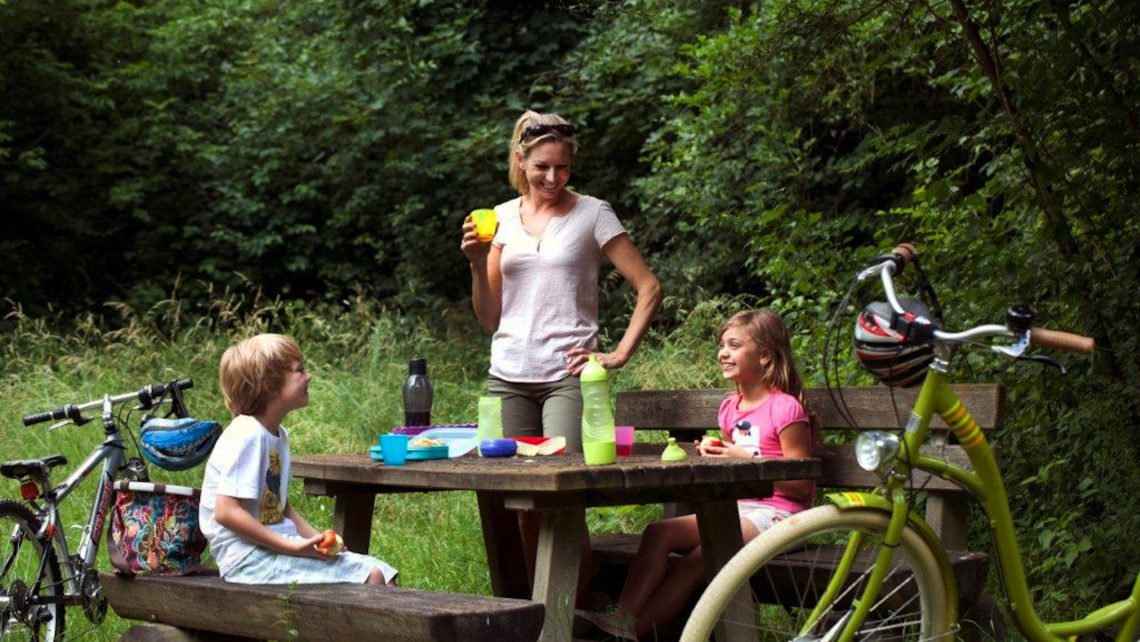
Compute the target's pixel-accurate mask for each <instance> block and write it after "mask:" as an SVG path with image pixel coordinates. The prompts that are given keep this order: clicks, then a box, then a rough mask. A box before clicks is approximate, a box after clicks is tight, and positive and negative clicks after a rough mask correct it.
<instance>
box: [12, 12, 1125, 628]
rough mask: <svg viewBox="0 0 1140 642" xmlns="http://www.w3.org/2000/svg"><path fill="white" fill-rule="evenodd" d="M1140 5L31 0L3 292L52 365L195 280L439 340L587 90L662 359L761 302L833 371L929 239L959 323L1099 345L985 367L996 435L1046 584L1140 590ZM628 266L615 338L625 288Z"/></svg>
mask: <svg viewBox="0 0 1140 642" xmlns="http://www.w3.org/2000/svg"><path fill="white" fill-rule="evenodd" d="M1137 21H1138V18H1137V15H1136V13H1135V11H1134V7H1133V6H1132V5H1131V4H1130V3H1121V2H1088V1H1085V0H1077V1H1075V2H1070V3H1058V2H1046V1H1044V0H1012V1H1011V2H1003V3H1000V4H999V3H992V2H978V3H969V4H966V3H965V2H964V1H963V0H949V1H948V2H945V3H943V2H902V1H896V0H884V1H882V2H877V3H873V4H867V3H862V2H854V1H843V0H841V1H837V2H826V3H825V2H817V1H815V0H798V1H797V0H774V1H772V2H764V3H749V2H731V1H728V0H716V1H712V2H703V3H696V2H677V1H676V0H630V1H629V2H622V3H613V2H604V1H601V0H585V1H582V2H575V3H565V2H549V1H548V2H528V3H521V2H506V3H503V2H459V1H457V0H447V1H443V2H425V1H423V0H395V1H393V2H375V1H369V0H365V1H356V0H327V1H323V2H309V3H299V4H298V3H292V4H280V3H273V2H266V1H262V0H228V1H227V2H222V3H211V4H208V5H202V4H201V3H194V2H186V1H185V0H181V1H172V2H162V3H148V2H142V1H135V2H119V3H98V2H86V1H84V0H50V1H34V0H8V1H7V2H3V3H0V46H2V47H3V50H4V51H5V55H4V56H3V57H2V58H0V93H2V95H3V96H4V100H3V101H0V203H2V204H3V208H4V213H5V216H3V217H0V250H3V252H4V256H5V258H6V259H7V260H5V261H3V262H0V296H3V297H6V298H7V299H9V300H11V301H12V305H11V307H12V309H13V310H14V311H15V316H16V317H18V318H19V319H21V320H20V321H19V323H23V324H27V323H43V324H45V327H49V329H47V330H45V334H46V335H50V336H56V335H52V332H53V331H55V330H56V329H59V330H60V331H61V332H62V333H61V334H59V335H58V336H57V338H55V339H53V340H51V341H47V342H46V345H45V346H44V347H43V348H42V350H43V356H44V358H45V359H54V358H58V355H59V354H61V352H63V351H65V350H66V349H67V348H66V346H67V344H68V342H69V341H73V340H76V339H73V338H72V337H75V336H82V334H83V333H84V332H106V331H107V330H108V329H111V330H116V329H120V328H122V327H123V326H124V325H126V326H128V327H129V324H130V323H131V319H130V317H129V314H124V313H123V311H127V310H132V309H149V308H150V306H152V305H154V304H155V302H157V301H161V300H163V299H165V298H167V297H169V296H170V295H171V293H172V292H173V293H175V296H176V298H177V299H178V300H180V301H184V302H185V303H184V304H183V307H180V308H179V313H180V314H182V315H185V316H186V317H187V318H205V319H213V318H218V317H217V314H216V313H217V312H218V310H216V309H215V308H214V307H212V306H213V305H214V304H213V303H212V302H215V301H218V300H226V297H225V296H221V297H219V294H221V293H225V292H227V291H243V292H244V291H246V290H247V288H249V287H256V288H262V289H263V291H264V292H265V298H264V299H263V300H272V301H277V300H282V301H289V303H288V305H289V306H294V307H295V308H296V309H298V310H308V309H313V308H320V309H324V310H330V311H337V310H345V309H352V308H354V307H355V306H357V305H358V304H359V302H361V301H372V300H379V301H382V302H383V303H382V305H383V306H384V307H386V308H387V309H390V310H392V311H394V312H395V313H396V314H395V315H394V316H392V317H385V318H389V319H396V318H398V319H401V320H400V321H398V323H402V324H406V325H407V326H408V327H410V328H419V329H421V330H422V332H417V333H416V336H420V335H421V334H422V335H423V336H425V337H432V336H436V337H438V336H440V335H438V334H437V332H438V328H439V327H440V326H439V324H438V321H437V319H438V318H439V317H440V315H448V314H452V312H451V311H454V310H456V309H457V308H456V302H457V301H462V299H463V298H464V296H465V292H466V287H467V276H466V265H465V263H464V260H463V257H462V255H461V254H460V253H459V252H458V251H457V250H456V246H457V244H458V243H457V242H458V238H457V237H458V234H457V232H458V225H459V220H460V218H461V217H462V215H463V214H464V213H465V212H466V211H467V210H470V209H472V208H474V207H478V206H484V205H487V204H491V203H495V202H499V201H501V200H505V199H506V198H509V197H510V196H512V194H511V193H510V188H509V186H508V185H507V183H506V179H505V171H504V170H505V160H506V158H505V142H506V138H507V136H508V133H509V128H510V125H511V123H512V122H513V120H514V118H515V117H516V116H517V115H518V114H519V113H520V112H521V110H522V109H523V108H525V107H534V108H537V109H542V110H556V111H560V112H562V113H564V114H566V115H567V116H569V117H570V118H571V119H572V120H573V121H574V122H575V123H577V124H578V125H579V127H580V129H581V132H582V142H583V146H582V150H581V154H580V157H579V159H578V160H577V164H576V167H575V175H574V180H573V183H574V186H575V187H577V188H579V189H581V190H582V191H585V192H589V193H592V194H596V195H598V196H601V197H604V198H607V199H609V200H611V201H612V202H613V203H614V204H615V205H616V206H617V209H618V211H619V213H620V214H621V215H622V216H623V219H624V220H625V222H626V223H627V225H628V226H629V228H630V230H631V232H632V233H633V235H634V239H635V241H636V242H637V244H638V246H639V247H640V248H641V249H642V250H643V251H644V253H645V254H646V255H647V257H648V258H649V260H650V263H651V264H652V265H653V266H654V268H655V270H656V271H657V272H658V273H659V274H660V275H661V277H662V280H663V282H664V284H665V288H666V292H667V294H668V297H667V299H666V305H665V307H664V309H663V311H662V314H661V316H660V319H659V322H658V325H657V328H656V334H655V335H654V336H653V337H651V343H652V344H653V347H654V348H655V350H656V351H657V352H652V353H651V354H652V356H646V357H644V359H645V360H647V361H649V362H654V361H657V360H658V359H664V358H665V357H669V358H672V357H674V356H677V355H685V356H689V357H692V356H693V354H692V351H694V350H695V351H697V352H699V351H701V350H704V347H701V348H697V347H695V345H694V344H691V343H690V341H691V340H692V339H685V340H682V339H681V337H680V335H678V334H677V330H678V329H680V328H686V327H687V328H692V327H693V326H692V325H691V324H692V323H700V324H705V323H707V324H714V323H715V320H710V318H709V317H710V316H715V314H711V315H710V310H714V311H715V312H716V313H719V312H721V311H723V310H724V308H722V307H717V306H713V307H711V308H710V307H708V304H707V303H702V302H705V301H708V300H709V298H710V297H713V296H716V295H726V296H728V297H734V296H737V295H740V297H741V298H740V299H739V300H743V301H749V302H760V303H763V304H770V305H774V306H776V307H778V308H779V309H780V310H781V311H782V312H784V313H785V314H786V315H787V316H788V317H789V319H791V320H792V322H793V324H794V325H795V326H796V327H798V328H800V330H801V333H802V334H801V335H800V336H799V337H798V339H797V347H798V348H799V349H800V351H801V355H802V356H801V359H802V361H803V363H804V367H805V370H806V371H807V373H808V376H809V378H814V379H815V380H816V383H819V382H820V381H819V377H820V372H821V371H822V369H821V363H822V359H823V354H822V351H823V347H824V339H823V336H824V333H823V328H824V326H825V325H826V321H827V320H828V319H829V318H830V315H831V312H832V308H833V306H834V305H835V304H836V302H837V301H838V300H839V298H840V296H841V295H842V293H843V292H844V290H845V288H846V285H847V280H848V278H849V276H850V274H851V272H852V269H853V267H854V266H856V265H857V264H858V263H859V262H860V261H862V260H864V259H866V258H868V257H869V256H871V255H873V254H874V253H876V252H878V251H881V250H882V249H883V248H886V247H889V246H890V245H892V244H893V243H894V242H895V241H897V240H914V241H916V242H918V243H919V244H920V245H921V247H922V248H923V250H924V253H925V258H926V263H925V265H926V267H927V269H928V271H929V272H930V274H931V275H932V277H933V280H934V282H935V284H936V287H937V288H938V291H939V292H940V294H941V295H942V298H943V303H944V304H945V308H946V311H947V315H948V321H949V322H950V323H951V324H953V325H962V324H965V323H973V322H980V321H996V320H1000V318H1001V315H1002V312H1003V310H1004V309H1005V307H1006V306H1007V305H1008V304H1010V303H1012V302H1014V301H1024V302H1028V303H1030V304H1032V305H1034V306H1035V307H1036V309H1037V310H1038V312H1039V315H1040V319H1041V322H1042V323H1043V324H1046V325H1051V326H1056V327H1063V328H1069V329H1073V330H1075V331H1080V332H1085V333H1088V334H1091V335H1093V336H1095V337H1096V338H1097V340H1098V343H1099V346H1100V349H1099V351H1098V355H1097V357H1096V358H1095V359H1093V360H1092V361H1091V362H1082V361H1078V360H1075V359H1068V358H1066V359H1064V360H1065V362H1066V363H1067V364H1070V365H1072V370H1071V372H1070V374H1069V376H1067V377H1064V378H1062V377H1060V376H1058V373H1057V372H1056V371H1054V370H1050V369H1047V368H1042V367H1040V366H1036V365H1028V366H1024V367H1012V366H1011V364H1010V363H1009V362H1005V361H999V360H993V359H983V358H977V357H975V358H971V359H970V360H969V362H968V365H969V370H970V372H969V376H971V377H973V378H975V379H977V380H995V381H1001V382H1003V383H1006V384H1007V385H1008V386H1009V390H1010V404H1009V410H1010V412H1009V420H1008V421H1007V425H1006V427H1005V428H1004V429H1003V430H1002V431H1001V432H1000V434H999V435H998V440H999V441H1001V442H1002V445H1003V446H1005V452H1006V455H1007V457H1006V464H1007V468H1008V470H1009V472H1010V473H1011V477H1010V478H1011V480H1012V483H1013V484H1016V485H1017V486H1015V488H1018V489H1024V490H1025V492H1016V493H1014V498H1015V501H1016V502H1017V504H1016V506H1015V510H1016V512H1017V515H1018V518H1019V520H1020V521H1021V523H1022V526H1024V527H1029V526H1037V525H1040V528H1036V529H1035V530H1033V531H1029V530H1026V532H1034V533H1037V534H1038V537H1037V538H1036V539H1031V540H1029V541H1027V542H1025V544H1024V546H1025V550H1026V558H1027V559H1028V561H1029V564H1030V566H1031V568H1032V575H1033V579H1034V580H1035V581H1036V580H1044V579H1050V580H1053V581H1052V584H1053V585H1054V586H1056V587H1058V588H1057V589H1056V590H1055V591H1053V592H1051V593H1047V594H1043V595H1042V597H1043V598H1045V600H1046V602H1045V603H1046V605H1047V607H1048V608H1056V607H1058V606H1062V605H1064V604H1065V603H1067V602H1070V601H1073V600H1079V601H1085V600H1088V599H1092V598H1094V597H1097V596H1098V594H1104V595H1118V594H1120V593H1122V592H1123V591H1124V590H1125V589H1126V588H1127V587H1128V586H1129V585H1130V582H1131V581H1132V580H1133V578H1134V575H1133V574H1134V573H1135V569H1134V568H1124V569H1122V568H1119V566H1120V565H1119V564H1117V561H1118V560H1134V559H1140V548H1137V547H1138V546H1140V544H1138V543H1137V540H1136V538H1134V537H1131V536H1130V534H1131V533H1134V532H1136V531H1137V530H1138V528H1140V503H1138V502H1140V500H1137V499H1136V493H1134V492H1132V491H1134V489H1136V488H1137V487H1140V473H1138V472H1137V469H1136V467H1135V466H1132V465H1121V459H1120V453H1125V454H1129V457H1126V458H1125V459H1126V460H1128V461H1131V460H1132V459H1135V454H1136V453H1138V452H1140V443H1138V439H1140V437H1138V436H1137V434H1138V433H1137V432H1136V431H1135V430H1133V429H1132V426H1134V425H1135V424H1136V423H1137V421H1138V420H1140V417H1138V415H1140V408H1138V401H1140V373H1138V372H1137V364H1136V360H1135V359H1133V358H1131V355H1133V354H1135V353H1136V352H1137V339H1136V338H1135V336H1134V333H1133V332H1132V331H1131V330H1132V328H1135V327H1137V325H1138V322H1140V306H1138V305H1137V304H1136V300H1135V297H1134V296H1133V294H1132V290H1133V289H1134V288H1135V286H1136V283H1137V277H1138V276H1140V275H1138V274H1137V270H1138V269H1140V268H1137V265H1138V261H1137V258H1138V257H1137V251H1138V249H1137V242H1136V239H1137V238H1140V235H1138V234H1137V232H1138V230H1137V225H1138V223H1137V221H1140V218H1137V217H1136V216H1135V215H1134V214H1133V211H1132V210H1133V206H1134V203H1135V202H1136V200H1137V196H1138V192H1140V171H1138V170H1140V167H1138V163H1140V160H1138V159H1140V153H1137V152H1138V151H1140V150H1138V149H1137V147H1138V142H1140V116H1138V106H1137V104H1136V100H1137V98H1136V97H1137V96H1140V91H1138V90H1140V87H1137V82H1138V78H1140V69H1138V68H1137V65H1140V62H1138V61H1140V55H1137V54H1138V51H1137V49H1138V45H1140V42H1138V41H1140V38H1138V36H1137V34H1138V33H1140V25H1138V23H1137ZM605 278H606V283H607V286H608V287H607V288H606V291H607V296H608V297H609V298H608V300H607V301H606V305H605V306H604V307H605V309H606V314H607V315H608V317H609V318H608V319H607V323H606V324H605V326H606V328H608V329H609V330H608V332H609V333H615V332H618V331H620V330H619V329H620V328H621V327H623V321H624V318H623V315H625V314H628V310H629V309H630V306H629V305H628V303H627V301H626V297H627V296H628V292H627V291H626V290H625V289H624V288H621V287H609V286H616V285H617V284H618V283H619V282H620V278H619V277H616V275H614V274H610V275H608V276H606V277H605ZM250 284H252V286H251V285H250ZM109 300H115V301H125V302H127V305H126V306H125V307H123V306H119V307H117V308H114V309H111V310H107V309H105V308H103V307H102V306H103V304H104V303H105V302H106V301H109ZM861 302H862V301H861V300H860V301H858V302H857V303H861ZM249 305H251V306H256V305H258V302H257V301H256V300H254V299H252V298H251V299H250V300H249ZM321 306H324V307H323V308H322V307H321ZM458 306H459V308H461V307H462V304H461V303H460V304H458ZM52 311H62V313H61V314H60V315H59V316H52V314H53V312H52ZM275 314H276V313H275ZM332 314H333V316H336V315H337V314H339V312H336V313H332ZM459 314H464V313H463V312H460V313H459ZM844 318H846V317H844ZM56 321H60V323H58V324H57V323H56ZM390 322H392V323H396V322H397V321H390ZM462 322H467V320H466V319H464V321H462ZM462 322H461V323H462ZM4 323H5V330H4V331H5V332H6V335H5V336H6V337H14V338H12V339H11V340H12V341H17V342H19V341H24V340H25V339H21V338H19V337H21V336H28V335H21V334H20V333H19V332H17V331H15V330H14V329H13V326H14V325H15V324H16V321H13V320H11V319H9V320H8V321H5V322H4ZM206 323H207V326H209V325H211V324H212V323H213V322H206ZM702 327H703V326H702ZM444 336H448V335H446V334H445V335H444ZM686 336H690V337H691V336H692V335H686ZM318 338H319V339H320V340H321V341H329V340H332V338H329V337H318ZM359 338H360V337H359V336H355V337H354V338H349V337H341V338H339V339H337V340H338V341H345V342H348V343H351V342H352V341H354V340H359ZM617 338H618V336H617V335H616V334H607V337H606V339H607V340H608V341H614V340H616V339H617ZM440 340H443V339H440ZM447 340H448V341H450V337H449V338H448V339H447ZM20 354H22V355H24V356H22V357H21V360H22V361H21V363H22V364H23V365H24V366H28V367H34V365H35V364H33V363H31V361H33V360H32V359H29V357H27V354H29V353H26V352H25V353H20ZM31 354H36V353H35V352H33V353H31ZM641 358H642V357H639V359H641ZM701 358H703V357H701ZM477 360H478V359H475V361H477ZM670 363H671V362H670ZM9 367H15V366H9ZM669 368H670V367H669V366H663V369H664V371H665V372H669ZM670 376H671V375H670ZM670 376H665V377H664V380H669V378H670ZM843 376H845V377H846V376H852V377H853V376H857V375H855V373H853V372H852V371H850V370H845V371H844V374H843ZM630 380H631V381H640V380H639V379H637V377H633V376H631V378H630ZM647 383H652V382H651V381H648V380H647ZM1096 521H1099V522H1100V523H1102V524H1104V526H1102V527H1101V528H1100V529H1099V530H1098V532H1097V533H1095V535H1096V536H1095V537H1093V536H1092V534H1090V533H1089V532H1088V529H1087V527H1086V525H1087V524H1088V523H1091V522H1096ZM1089 542H1095V543H1096V544H1097V545H1098V546H1097V547H1096V550H1095V551H1093V550H1090V548H1089V545H1088V544H1089ZM1074 578H1076V579H1075V581H1074Z"/></svg>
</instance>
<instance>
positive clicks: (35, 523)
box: [0, 499, 66, 642]
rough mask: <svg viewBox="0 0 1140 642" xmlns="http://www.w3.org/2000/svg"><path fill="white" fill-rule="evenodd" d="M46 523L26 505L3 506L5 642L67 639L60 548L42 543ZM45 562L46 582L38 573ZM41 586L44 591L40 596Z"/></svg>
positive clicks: (1, 623) (0, 626)
mask: <svg viewBox="0 0 1140 642" xmlns="http://www.w3.org/2000/svg"><path fill="white" fill-rule="evenodd" d="M39 528H40V521H39V519H38V518H37V517H36V516H35V515H34V514H33V513H32V511H30V510H28V508H27V507H26V506H24V505H23V504H22V503H20V502H16V501H13V500H10V499H2V500H0V538H2V539H0V641H2V642H24V641H36V642H54V641H55V640H62V639H63V632H64V623H65V622H64V612H65V610H66V609H65V607H64V604H63V593H64V589H63V584H62V582H61V581H60V577H61V576H60V574H59V561H58V559H57V557H56V553H55V548H54V547H53V546H51V544H50V543H49V544H48V546H47V547H46V548H45V547H44V545H43V543H42V542H40V541H39V540H38V539H36V537H35V534H36V533H37V532H38V531H39ZM41 561H42V562H43V571H42V577H41V578H40V581H39V582H37V581H36V580H37V577H36V576H37V572H38V569H39V567H40V563H41ZM37 584H38V587H39V588H38V590H34V589H33V587H36V586H37Z"/></svg>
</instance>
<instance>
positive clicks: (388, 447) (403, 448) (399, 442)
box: [380, 435, 408, 466]
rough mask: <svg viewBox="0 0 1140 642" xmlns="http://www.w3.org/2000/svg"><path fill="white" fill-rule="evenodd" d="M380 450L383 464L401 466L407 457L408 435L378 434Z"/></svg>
mask: <svg viewBox="0 0 1140 642" xmlns="http://www.w3.org/2000/svg"><path fill="white" fill-rule="evenodd" d="M380 452H381V454H382V455H383V456H384V465H385V466H403V465H404V462H405V461H407V459H408V436H407V435H380Z"/></svg>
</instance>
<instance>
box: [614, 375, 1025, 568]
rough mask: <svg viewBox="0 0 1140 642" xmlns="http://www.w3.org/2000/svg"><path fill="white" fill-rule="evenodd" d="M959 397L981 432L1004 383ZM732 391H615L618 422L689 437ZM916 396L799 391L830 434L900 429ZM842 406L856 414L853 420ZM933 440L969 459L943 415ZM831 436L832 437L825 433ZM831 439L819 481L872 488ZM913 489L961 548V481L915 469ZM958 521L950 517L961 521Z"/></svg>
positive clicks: (997, 418)
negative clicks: (950, 441) (922, 494)
mask: <svg viewBox="0 0 1140 642" xmlns="http://www.w3.org/2000/svg"><path fill="white" fill-rule="evenodd" d="M953 388H954V391H955V393H956V394H957V395H958V398H959V399H961V401H962V403H963V404H964V405H965V406H966V408H967V409H968V410H969V411H970V414H971V415H972V416H973V418H974V420H975V421H976V422H977V423H978V426H979V427H980V428H981V429H982V430H990V429H993V428H995V427H997V426H998V425H1000V424H1001V420H1002V411H1003V407H1004V389H1003V388H1002V387H1001V386H999V385H995V384H964V385H956V386H954V387H953ZM728 392H729V391H728V390H725V389H708V390H637V391H624V392H619V393H618V394H617V409H616V413H615V420H616V421H615V422H616V423H617V424H618V425H623V426H636V427H637V428H638V429H639V430H665V431H668V432H669V434H670V435H671V436H673V437H676V438H677V440H678V441H680V442H684V441H693V440H696V439H699V438H700V436H701V435H703V434H705V433H706V432H707V431H709V430H716V429H717V426H716V412H717V409H718V408H719V407H720V403H721V401H722V400H723V399H724V396H725V394H727V393H728ZM917 396H918V388H903V389H899V388H889V387H886V386H862V387H845V388H836V389H832V390H830V391H829V390H828V389H826V388H808V389H806V390H805V391H804V397H805V399H806V402H807V403H806V406H807V409H808V410H809V411H810V412H811V413H813V414H814V415H815V418H816V422H817V424H818V426H819V427H820V428H821V429H822V430H823V431H824V434H825V438H826V436H827V434H828V433H844V434H854V431H857V430H881V429H895V430H897V429H900V428H901V427H902V426H905V425H906V422H907V419H908V418H909V417H910V410H911V408H912V407H913V405H914V400H915V398H916V397H917ZM841 408H846V410H847V414H848V415H849V416H851V417H852V418H853V419H854V423H855V426H854V427H853V426H851V425H850V424H849V423H848V422H847V420H846V419H845V418H844V413H843V412H841V410H840V409H841ZM931 433H932V439H933V442H934V443H933V444H932V445H931V446H930V447H931V448H936V449H938V452H939V453H941V454H944V455H945V457H946V458H947V459H949V460H950V461H954V462H957V463H960V464H962V465H968V458H967V457H966V454H965V451H964V450H962V448H961V447H960V446H957V445H952V444H948V443H947V441H948V431H947V429H946V424H944V423H943V422H942V420H941V419H939V418H935V419H934V421H932V422H931ZM827 440H828V441H829V442H834V441H835V439H834V438H828V439H827ZM850 442H851V439H845V440H844V443H839V444H836V443H829V444H828V445H827V446H826V447H825V452H824V453H822V454H821V459H822V460H823V475H822V477H821V478H820V480H819V485H820V486H821V487H827V488H869V487H873V486H875V485H876V483H877V482H878V477H877V476H876V475H875V474H873V473H869V472H867V471H865V470H863V469H861V468H859V466H858V465H857V464H856V462H855V457H854V454H853V452H852V446H851V445H850ZM912 483H913V484H914V486H915V487H918V488H923V489H925V490H927V491H928V493H929V495H928V497H929V498H930V499H929V500H928V503H927V521H928V522H930V523H931V525H932V526H935V528H936V530H938V531H939V532H940V534H941V535H942V537H943V542H944V543H945V544H946V545H947V546H948V547H950V548H964V547H965V522H966V519H965V518H966V511H967V510H968V504H967V497H966V493H965V492H964V491H962V490H961V489H960V488H959V487H958V486H956V485H954V484H952V483H950V482H948V481H946V480H944V479H942V478H940V477H937V476H928V475H924V474H917V473H916V474H915V475H914V477H913V480H912ZM959 521H960V523H959V524H955V523H954V522H959Z"/></svg>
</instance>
